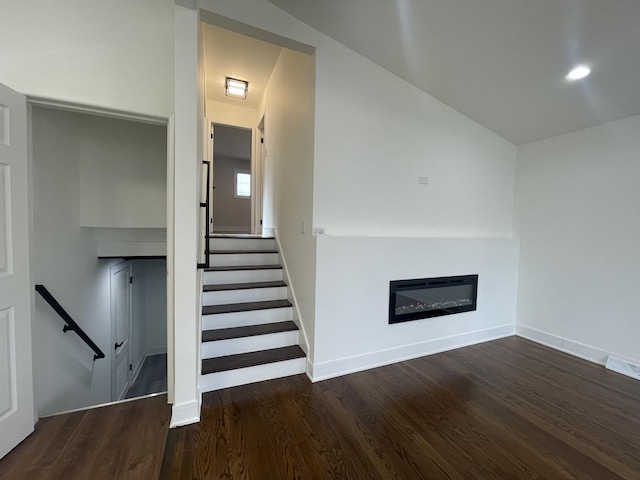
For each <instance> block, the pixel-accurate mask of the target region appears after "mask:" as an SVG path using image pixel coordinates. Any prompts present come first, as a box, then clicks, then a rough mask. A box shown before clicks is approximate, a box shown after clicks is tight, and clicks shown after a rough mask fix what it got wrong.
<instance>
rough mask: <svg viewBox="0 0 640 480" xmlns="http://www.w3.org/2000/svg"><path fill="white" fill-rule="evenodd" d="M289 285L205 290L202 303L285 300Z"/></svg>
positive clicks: (224, 303)
mask: <svg viewBox="0 0 640 480" xmlns="http://www.w3.org/2000/svg"><path fill="white" fill-rule="evenodd" d="M286 298H287V287H270V288H246V289H242V290H223V291H220V292H204V293H203V294H202V305H226V304H229V303H243V302H266V301H269V300H285V299H286Z"/></svg>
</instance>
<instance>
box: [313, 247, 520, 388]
mask: <svg viewBox="0 0 640 480" xmlns="http://www.w3.org/2000/svg"><path fill="white" fill-rule="evenodd" d="M317 253H318V257H317V262H316V270H317V293H316V331H315V352H316V355H315V358H314V360H313V362H314V366H313V379H314V380H318V379H323V378H328V377H332V376H336V375H342V374H345V373H349V372H352V371H357V370H363V369H366V368H372V367H375V366H378V365H382V364H387V363H392V362H397V361H401V360H404V359H407V358H411V357H417V356H421V355H427V354H430V353H435V352H437V351H442V350H447V349H452V348H457V347H460V346H464V345H467V344H470V343H476V342H480V341H486V340H490V339H493V338H496V337H500V336H505V335H513V333H514V332H515V310H516V282H517V270H518V241H517V240H515V239H507V238H498V239H491V238H486V239H425V238H371V237H331V236H320V237H318V238H317ZM471 274H478V299H477V310H476V311H473V312H465V313H459V314H455V315H447V316H443V317H435V318H428V319H422V320H416V321H410V322H403V323H398V324H393V325H389V323H388V320H389V318H388V317H389V282H390V281H391V280H411V279H419V278H430V277H443V276H453V275H471Z"/></svg>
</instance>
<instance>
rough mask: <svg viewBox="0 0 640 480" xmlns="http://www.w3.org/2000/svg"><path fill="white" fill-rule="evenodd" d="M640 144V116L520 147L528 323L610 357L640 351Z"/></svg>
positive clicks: (553, 339) (562, 343) (522, 314)
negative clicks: (639, 291) (638, 279)
mask: <svg viewBox="0 0 640 480" xmlns="http://www.w3.org/2000/svg"><path fill="white" fill-rule="evenodd" d="M638 152H640V116H635V117H631V118H627V119H624V120H619V121H616V122H612V123H607V124H604V125H601V126H598V127H593V128H589V129H586V130H581V131H578V132H575V133H571V134H568V135H562V136H559V137H555V138H551V139H548V140H544V141H540V142H536V143H532V144H529V145H525V146H522V147H520V148H519V149H518V169H517V183H516V214H515V227H516V232H517V235H518V236H519V237H520V243H521V253H520V276H519V284H518V317H517V318H518V326H519V327H525V328H526V330H525V333H527V334H529V335H537V337H536V338H538V339H539V340H544V341H546V342H547V343H550V344H552V345H554V346H557V347H560V348H565V349H567V350H569V351H572V352H573V353H576V350H585V351H584V352H583V353H582V354H581V355H582V356H585V357H587V358H589V359H591V360H594V361H597V362H600V363H604V362H605V361H606V355H607V354H616V355H618V356H622V357H627V358H630V359H632V360H635V361H636V362H637V361H638V360H640V351H639V350H638V345H640V323H639V322H638V318H640V305H639V304H638V302H637V301H635V280H634V277H635V275H636V273H637V272H638V271H639V270H640V255H638V238H639V237H640V216H639V215H638V205H640V189H639V188H638V179H639V178H640V157H639V154H638ZM540 335H542V336H545V337H546V338H539V337H540ZM587 347H589V348H587ZM594 350H595V351H594ZM598 351H600V352H598ZM589 352H592V353H589Z"/></svg>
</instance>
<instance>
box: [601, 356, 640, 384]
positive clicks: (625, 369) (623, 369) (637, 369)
mask: <svg viewBox="0 0 640 480" xmlns="http://www.w3.org/2000/svg"><path fill="white" fill-rule="evenodd" d="M606 367H607V368H608V369H609V370H612V371H614V372H618V373H621V374H623V375H627V376H628V377H631V378H635V379H636V380H640V365H634V364H633V363H630V362H627V361H626V360H623V359H621V358H618V357H614V356H612V355H609V358H608V359H607V365H606Z"/></svg>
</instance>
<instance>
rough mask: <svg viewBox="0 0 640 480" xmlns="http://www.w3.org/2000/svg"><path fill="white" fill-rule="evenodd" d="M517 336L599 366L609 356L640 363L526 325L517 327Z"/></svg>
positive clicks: (605, 361)
mask: <svg viewBox="0 0 640 480" xmlns="http://www.w3.org/2000/svg"><path fill="white" fill-rule="evenodd" d="M516 335H517V336H519V337H522V338H526V339H527V340H531V341H532V342H536V343H539V344H541V345H544V346H546V347H550V348H553V349H555V350H559V351H561V352H564V353H568V354H569V355H573V356H574V357H578V358H581V359H583V360H587V361H589V362H593V363H597V364H598V365H603V366H604V365H606V363H607V358H608V357H609V355H613V356H616V357H618V358H622V359H623V360H625V361H628V362H631V363H636V364H638V363H640V362H639V361H638V360H633V359H631V358H626V357H621V356H620V355H618V354H617V353H615V352H609V351H607V350H602V349H600V348H596V347H592V346H591V345H585V344H584V343H580V342H576V341H574V340H569V339H568V338H564V337H561V336H559V335H554V334H552V333H548V332H543V331H542V330H538V329H535V328H531V327H527V326H525V325H517V326H516Z"/></svg>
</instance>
